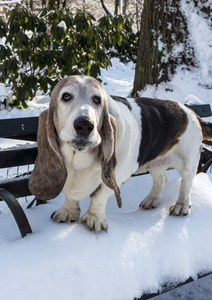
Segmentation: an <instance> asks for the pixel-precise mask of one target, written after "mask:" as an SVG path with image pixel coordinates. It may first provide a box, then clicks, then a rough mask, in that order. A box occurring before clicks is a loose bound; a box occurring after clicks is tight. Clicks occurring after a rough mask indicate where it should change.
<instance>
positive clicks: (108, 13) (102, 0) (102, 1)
mask: <svg viewBox="0 0 212 300" xmlns="http://www.w3.org/2000/svg"><path fill="white" fill-rule="evenodd" d="M100 1H101V3H102V7H103V9H104V11H105V12H106V14H107V15H111V16H112V14H111V12H110V11H109V10H108V8H107V6H106V5H105V4H104V0H100Z"/></svg>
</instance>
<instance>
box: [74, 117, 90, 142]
mask: <svg viewBox="0 0 212 300" xmlns="http://www.w3.org/2000/svg"><path fill="white" fill-rule="evenodd" d="M74 129H75V131H76V133H77V135H78V136H80V137H84V138H87V137H88V136H89V134H90V133H91V132H92V131H93V129H94V125H93V123H92V122H91V121H90V120H89V119H88V118H86V117H79V118H77V119H76V120H75V121H74Z"/></svg>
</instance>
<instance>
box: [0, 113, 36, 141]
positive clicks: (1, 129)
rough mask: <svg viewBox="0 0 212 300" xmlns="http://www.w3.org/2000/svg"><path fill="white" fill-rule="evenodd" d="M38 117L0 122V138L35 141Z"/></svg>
mask: <svg viewBox="0 0 212 300" xmlns="http://www.w3.org/2000/svg"><path fill="white" fill-rule="evenodd" d="M37 130H38V117H29V118H14V119H3V120H0V137H2V138H13V139H22V140H29V141H36V137H37Z"/></svg>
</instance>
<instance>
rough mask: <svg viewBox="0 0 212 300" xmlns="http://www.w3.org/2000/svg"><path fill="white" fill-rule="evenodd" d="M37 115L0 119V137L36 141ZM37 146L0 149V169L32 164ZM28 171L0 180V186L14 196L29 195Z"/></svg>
mask: <svg viewBox="0 0 212 300" xmlns="http://www.w3.org/2000/svg"><path fill="white" fill-rule="evenodd" d="M37 129H38V117H30V118H16V119H5V120H0V137H2V138H12V139H17V140H28V141H36V139H37ZM36 156H37V146H36V145H27V147H26V146H25V145H24V146H17V147H13V148H11V149H5V150H4V149H1V150H0V169H1V168H11V167H19V166H25V165H30V164H34V162H35V159H36ZM29 177H30V173H27V174H21V176H18V175H17V176H16V177H12V178H6V179H3V180H1V181H0V188H4V189H6V190H8V191H10V192H11V193H12V194H13V195H14V196H15V197H16V198H19V197H25V196H29V195H31V192H30V191H29V189H28V180H29ZM0 200H1V199H0Z"/></svg>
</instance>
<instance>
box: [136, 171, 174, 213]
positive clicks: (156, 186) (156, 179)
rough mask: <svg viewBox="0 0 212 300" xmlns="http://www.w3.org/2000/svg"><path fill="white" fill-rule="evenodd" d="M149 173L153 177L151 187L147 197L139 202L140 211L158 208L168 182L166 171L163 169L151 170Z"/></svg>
mask: <svg viewBox="0 0 212 300" xmlns="http://www.w3.org/2000/svg"><path fill="white" fill-rule="evenodd" d="M149 172H150V174H151V175H152V177H153V187H152V190H151V192H150V193H149V195H148V196H147V197H146V198H145V199H144V200H143V201H142V202H141V204H140V207H141V208H142V209H151V208H154V207H157V206H158V204H159V202H160V199H161V195H162V192H163V189H164V186H165V184H166V182H167V180H168V177H167V174H166V171H165V170H163V169H159V168H152V169H151V170H150V171H149Z"/></svg>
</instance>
